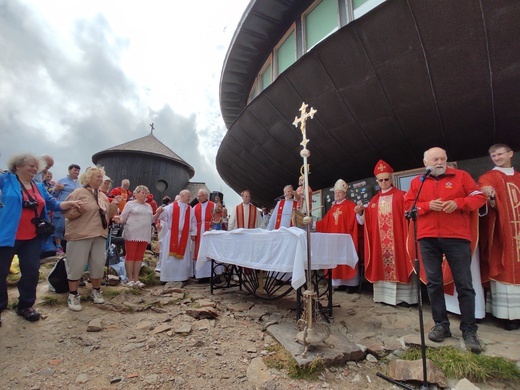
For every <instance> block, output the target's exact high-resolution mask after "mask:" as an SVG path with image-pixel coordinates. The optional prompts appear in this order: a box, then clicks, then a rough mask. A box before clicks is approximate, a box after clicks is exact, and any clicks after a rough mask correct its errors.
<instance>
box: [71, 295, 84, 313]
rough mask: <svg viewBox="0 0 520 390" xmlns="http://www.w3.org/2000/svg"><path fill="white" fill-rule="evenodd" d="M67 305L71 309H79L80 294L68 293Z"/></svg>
mask: <svg viewBox="0 0 520 390" xmlns="http://www.w3.org/2000/svg"><path fill="white" fill-rule="evenodd" d="M67 306H68V307H69V309H70V310H72V311H81V309H82V307H81V296H80V295H79V294H77V295H74V294H69V297H68V298H67Z"/></svg>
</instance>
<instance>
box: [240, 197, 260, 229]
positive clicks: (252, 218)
mask: <svg viewBox="0 0 520 390" xmlns="http://www.w3.org/2000/svg"><path fill="white" fill-rule="evenodd" d="M244 207H249V218H248V221H244ZM256 211H257V210H256V207H255V206H253V205H252V204H251V203H249V204H248V205H244V204H239V205H238V206H237V207H236V208H235V215H236V217H235V218H236V221H235V224H236V226H235V227H236V228H237V229H240V228H246V229H254V228H255V226H256V214H257V212H256ZM246 222H247V223H246Z"/></svg>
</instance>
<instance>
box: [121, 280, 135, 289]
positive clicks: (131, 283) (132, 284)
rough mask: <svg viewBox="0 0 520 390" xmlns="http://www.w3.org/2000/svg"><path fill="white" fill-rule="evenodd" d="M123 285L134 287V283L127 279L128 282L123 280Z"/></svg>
mask: <svg viewBox="0 0 520 390" xmlns="http://www.w3.org/2000/svg"><path fill="white" fill-rule="evenodd" d="M123 285H124V286H125V287H130V288H132V287H135V284H134V282H133V281H132V280H129V281H128V282H124V283H123Z"/></svg>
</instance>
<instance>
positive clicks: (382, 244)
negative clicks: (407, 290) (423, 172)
mask: <svg viewBox="0 0 520 390" xmlns="http://www.w3.org/2000/svg"><path fill="white" fill-rule="evenodd" d="M404 195H405V192H404V191H401V190H398V189H397V188H395V187H392V188H391V189H390V190H389V191H388V192H385V193H384V194H383V193H382V192H379V193H378V194H377V195H375V196H374V197H373V198H372V199H371V200H370V203H368V207H367V208H365V231H364V233H365V277H366V279H367V280H368V281H369V282H371V283H374V282H379V281H387V282H394V283H396V282H399V283H410V276H411V274H412V271H413V265H412V262H411V261H410V258H409V257H408V253H407V251H406V236H407V234H408V223H407V221H406V219H405V217H404Z"/></svg>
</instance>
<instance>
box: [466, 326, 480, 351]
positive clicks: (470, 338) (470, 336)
mask: <svg viewBox="0 0 520 390" xmlns="http://www.w3.org/2000/svg"><path fill="white" fill-rule="evenodd" d="M462 338H463V339H464V343H465V344H466V348H467V349H468V350H470V351H471V352H473V353H480V352H482V346H481V345H480V341H478V337H477V332H476V331H475V330H467V331H465V332H463V333H462Z"/></svg>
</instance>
